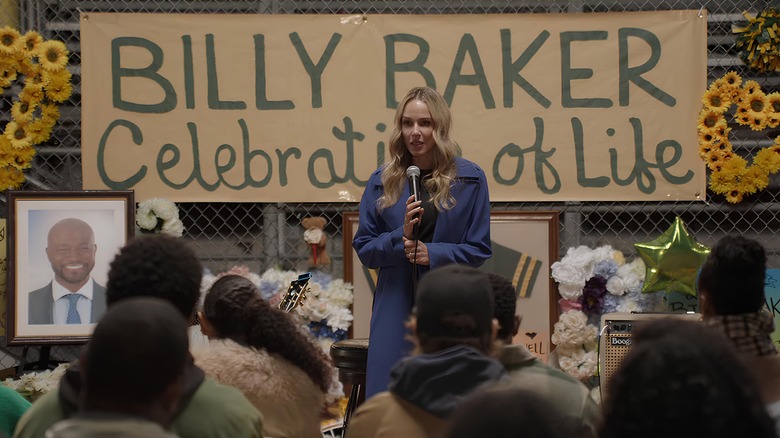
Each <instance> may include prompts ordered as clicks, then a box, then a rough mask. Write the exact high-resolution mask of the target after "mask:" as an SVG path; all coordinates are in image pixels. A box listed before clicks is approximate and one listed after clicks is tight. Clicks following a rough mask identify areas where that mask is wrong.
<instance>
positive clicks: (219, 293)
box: [193, 275, 333, 438]
mask: <svg viewBox="0 0 780 438" xmlns="http://www.w3.org/2000/svg"><path fill="white" fill-rule="evenodd" d="M199 317H200V324H201V329H202V330H203V334H204V335H206V336H207V337H208V338H209V343H208V345H207V346H205V347H202V348H200V349H197V350H195V351H193V355H194V357H195V363H196V364H197V365H198V366H199V367H200V368H202V369H203V370H204V371H205V372H206V375H208V376H210V377H212V378H214V379H215V380H217V381H219V382H220V383H223V384H226V385H230V386H234V387H236V388H238V389H240V390H241V391H242V392H243V393H244V395H245V396H246V398H247V399H249V401H250V402H252V403H253V404H254V405H255V407H256V408H257V410H259V411H260V412H261V413H262V414H263V428H264V433H265V435H266V436H272V437H289V438H293V437H307V438H308V437H312V438H314V437H316V438H321V437H322V433H321V432H320V420H321V418H320V413H321V412H322V411H323V407H324V403H325V393H326V392H327V390H328V388H329V386H330V384H331V379H332V376H333V368H332V367H331V365H330V364H329V360H328V358H327V357H326V356H325V354H324V353H323V352H322V351H321V350H320V349H319V348H318V347H317V346H316V345H315V344H314V343H312V342H311V341H310V340H309V339H308V338H307V337H306V335H304V334H303V332H301V331H300V329H299V328H298V327H297V326H296V324H295V323H294V322H293V320H292V319H291V318H290V317H289V315H287V314H286V313H284V312H282V311H281V310H278V309H274V308H271V307H270V306H269V305H268V302H266V301H265V300H263V299H262V297H261V296H260V293H259V291H258V290H257V288H256V287H255V285H254V284H253V283H252V282H251V281H249V280H248V279H247V278H244V277H241V276H239V275H226V276H224V277H222V278H220V279H219V280H217V281H216V282H215V283H214V285H213V286H212V287H211V290H210V291H209V293H208V294H207V295H206V298H205V300H204V302H203V311H201V312H199Z"/></svg>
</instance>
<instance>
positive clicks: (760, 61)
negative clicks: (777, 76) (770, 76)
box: [732, 8, 780, 72]
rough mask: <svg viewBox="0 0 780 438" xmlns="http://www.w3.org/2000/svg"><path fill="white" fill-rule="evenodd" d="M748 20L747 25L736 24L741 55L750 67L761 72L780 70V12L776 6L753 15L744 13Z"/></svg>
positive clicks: (738, 47) (737, 45)
mask: <svg viewBox="0 0 780 438" xmlns="http://www.w3.org/2000/svg"><path fill="white" fill-rule="evenodd" d="M743 15H744V16H745V18H746V19H747V20H748V25H747V26H746V27H738V26H734V27H733V28H732V31H733V32H734V33H735V34H737V40H736V42H735V46H736V48H737V49H738V50H739V57H740V59H742V61H743V62H744V63H745V64H746V65H748V66H749V67H750V68H752V69H755V70H758V71H760V72H772V71H780V52H778V44H780V29H778V23H779V22H780V14H778V12H777V10H776V9H775V8H768V9H766V10H764V11H761V12H760V13H759V14H758V15H757V16H755V17H753V16H752V15H750V14H749V13H747V12H745V13H744V14H743Z"/></svg>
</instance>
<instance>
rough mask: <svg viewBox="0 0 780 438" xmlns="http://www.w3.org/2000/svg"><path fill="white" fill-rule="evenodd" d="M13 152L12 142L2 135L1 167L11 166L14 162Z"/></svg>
mask: <svg viewBox="0 0 780 438" xmlns="http://www.w3.org/2000/svg"><path fill="white" fill-rule="evenodd" d="M12 150H13V147H12V146H11V140H9V139H8V138H6V136H4V135H0V167H5V166H10V165H11V162H13V161H14V158H13V154H12V153H11V152H12Z"/></svg>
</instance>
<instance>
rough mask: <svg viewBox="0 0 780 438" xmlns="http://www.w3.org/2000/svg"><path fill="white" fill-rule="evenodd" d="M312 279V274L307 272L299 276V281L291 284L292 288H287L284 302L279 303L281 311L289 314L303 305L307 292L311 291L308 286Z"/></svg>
mask: <svg viewBox="0 0 780 438" xmlns="http://www.w3.org/2000/svg"><path fill="white" fill-rule="evenodd" d="M310 279H311V272H307V273H305V274H301V275H299V276H298V279H297V280H293V281H292V282H290V287H289V288H287V292H285V294H284V296H283V297H282V301H281V302H280V303H279V309H280V310H283V311H285V312H287V313H289V312H292V311H293V309H295V308H296V307H298V306H300V305H301V304H303V301H304V300H305V299H306V292H308V291H309V288H308V284H309V280H310Z"/></svg>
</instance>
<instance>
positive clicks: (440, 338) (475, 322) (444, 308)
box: [411, 265, 498, 354]
mask: <svg viewBox="0 0 780 438" xmlns="http://www.w3.org/2000/svg"><path fill="white" fill-rule="evenodd" d="M493 309H494V305H493V292H492V289H491V287H490V282H489V281H488V279H487V277H486V276H485V274H484V273H482V272H480V271H478V270H476V269H474V268H471V267H468V266H462V265H451V266H445V267H442V268H438V269H434V270H432V271H431V272H429V273H428V274H426V275H425V277H423V279H422V280H421V281H420V284H419V285H418V288H417V301H416V303H415V308H414V311H413V318H412V321H411V327H412V331H413V334H414V337H415V340H416V342H417V344H418V346H419V348H420V350H421V351H422V353H434V352H436V351H440V350H444V349H446V348H450V347H454V346H456V345H468V346H471V347H473V348H476V349H477V350H479V351H481V352H482V353H485V354H489V353H490V352H491V350H492V345H493V342H494V341H495V340H496V333H497V331H498V322H496V321H495V320H494V318H493Z"/></svg>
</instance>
